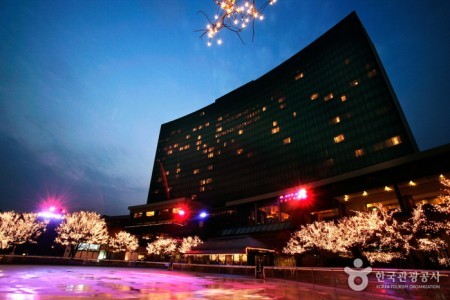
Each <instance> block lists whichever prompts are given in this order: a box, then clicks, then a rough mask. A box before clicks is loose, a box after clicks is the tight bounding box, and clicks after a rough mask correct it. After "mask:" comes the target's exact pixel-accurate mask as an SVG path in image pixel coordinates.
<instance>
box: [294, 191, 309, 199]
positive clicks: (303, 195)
mask: <svg viewBox="0 0 450 300" xmlns="http://www.w3.org/2000/svg"><path fill="white" fill-rule="evenodd" d="M306 198H308V195H307V193H306V190H305V189H300V190H299V191H298V192H297V197H296V199H297V200H304V199H306Z"/></svg>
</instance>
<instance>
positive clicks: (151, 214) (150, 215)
mask: <svg viewBox="0 0 450 300" xmlns="http://www.w3.org/2000/svg"><path fill="white" fill-rule="evenodd" d="M154 215H155V211H154V210H152V211H147V212H145V216H147V217H153V216H154Z"/></svg>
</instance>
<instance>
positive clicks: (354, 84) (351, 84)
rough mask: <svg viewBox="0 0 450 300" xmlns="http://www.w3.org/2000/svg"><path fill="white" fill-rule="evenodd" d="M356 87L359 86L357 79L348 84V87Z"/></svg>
mask: <svg viewBox="0 0 450 300" xmlns="http://www.w3.org/2000/svg"><path fill="white" fill-rule="evenodd" d="M357 85H359V81H358V80H357V79H355V80H353V81H352V82H350V86H357Z"/></svg>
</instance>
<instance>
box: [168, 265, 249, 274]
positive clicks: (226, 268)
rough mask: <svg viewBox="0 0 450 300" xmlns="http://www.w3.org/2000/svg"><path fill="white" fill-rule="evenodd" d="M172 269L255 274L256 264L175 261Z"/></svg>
mask: <svg viewBox="0 0 450 300" xmlns="http://www.w3.org/2000/svg"><path fill="white" fill-rule="evenodd" d="M172 269H173V270H176V271H186V272H199V273H215V274H229V275H243V276H255V266H238V265H207V264H184V263H174V264H173V265H172Z"/></svg>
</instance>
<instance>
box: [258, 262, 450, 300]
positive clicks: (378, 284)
mask: <svg viewBox="0 0 450 300" xmlns="http://www.w3.org/2000/svg"><path fill="white" fill-rule="evenodd" d="M413 274H417V275H416V277H415V278H416V279H413V276H412V275H413ZM425 274H426V277H425V276H424V275H425ZM432 274H434V277H432ZM404 275H406V276H404ZM263 276H264V278H266V279H268V278H273V279H283V280H292V281H297V282H301V283H306V284H312V285H319V286H327V287H331V288H337V289H344V290H348V291H352V292H353V291H354V290H352V289H351V288H350V286H349V275H348V274H347V273H345V272H344V269H343V268H287V267H264V269H263ZM436 276H438V278H439V279H437V278H436ZM367 277H368V285H367V287H366V288H365V289H364V290H363V291H362V292H361V295H362V294H364V293H367V294H382V295H386V296H389V297H391V296H392V297H400V298H421V299H447V298H448V297H449V295H450V271H445V270H410V269H378V268H377V269H372V270H371V272H370V273H368V274H367ZM425 280H426V281H425ZM359 282H360V281H358V279H356V280H355V283H357V284H358V283H359Z"/></svg>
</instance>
